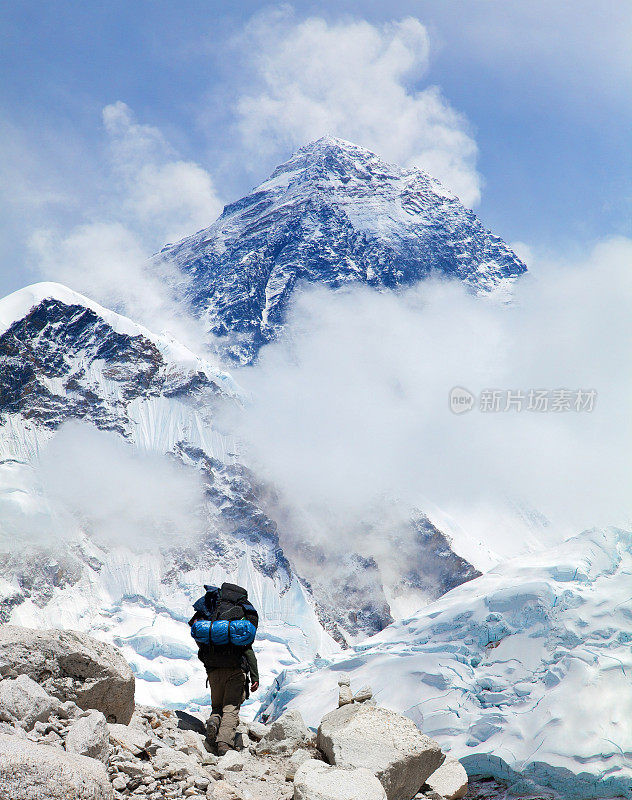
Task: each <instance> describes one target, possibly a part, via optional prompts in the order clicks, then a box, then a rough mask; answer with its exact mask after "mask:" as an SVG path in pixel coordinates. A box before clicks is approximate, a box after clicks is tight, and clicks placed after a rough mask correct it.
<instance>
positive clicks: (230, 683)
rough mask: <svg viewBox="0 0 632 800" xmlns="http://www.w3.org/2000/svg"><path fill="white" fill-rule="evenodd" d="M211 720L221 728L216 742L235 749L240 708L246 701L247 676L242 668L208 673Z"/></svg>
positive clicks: (221, 669) (221, 668)
mask: <svg viewBox="0 0 632 800" xmlns="http://www.w3.org/2000/svg"><path fill="white" fill-rule="evenodd" d="M208 682H209V686H210V687H211V719H212V720H213V723H214V725H215V727H218V728H219V731H218V733H217V737H216V739H215V741H216V742H217V743H218V744H220V743H223V744H227V745H228V746H229V747H233V746H234V744H235V732H236V730H237V726H238V725H239V707H240V706H241V704H242V703H243V702H244V700H245V699H246V676H245V674H244V672H243V670H242V669H241V667H218V668H217V669H213V670H211V671H210V672H209V673H208Z"/></svg>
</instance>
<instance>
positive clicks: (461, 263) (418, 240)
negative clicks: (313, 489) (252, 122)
mask: <svg viewBox="0 0 632 800" xmlns="http://www.w3.org/2000/svg"><path fill="white" fill-rule="evenodd" d="M159 258H161V259H168V260H169V261H171V262H172V264H173V265H174V266H175V267H176V268H177V269H178V270H179V272H180V273H181V274H182V276H183V279H182V280H181V281H180V280H178V282H177V285H176V286H174V291H176V292H177V293H181V294H182V295H183V299H185V300H186V301H187V302H188V303H189V304H190V307H191V309H192V311H193V313H194V314H196V315H198V316H200V317H201V318H202V319H203V320H204V322H205V324H206V326H207V328H208V330H209V332H210V333H212V334H214V335H215V336H218V337H220V339H221V338H222V337H223V341H224V342H225V351H226V353H227V354H228V355H229V356H230V357H232V358H234V359H236V360H237V361H240V362H242V363H244V362H249V361H252V360H253V359H254V358H255V357H256V354H257V352H258V350H259V349H260V347H261V346H262V345H264V344H265V343H267V342H269V341H270V340H271V339H273V338H275V336H277V335H278V334H279V332H280V331H281V330H282V328H283V325H284V322H285V311H286V308H287V305H288V302H289V300H290V298H291V296H292V294H293V292H294V291H295V289H296V288H297V287H298V286H299V285H300V284H310V283H311V284H320V285H324V286H327V287H329V288H331V289H334V290H335V289H337V288H339V287H341V286H348V285H350V284H365V285H368V286H371V287H373V288H375V289H377V290H378V291H385V290H389V289H395V288H397V287H400V286H409V285H412V284H414V283H416V282H418V281H420V280H422V279H424V278H428V277H430V276H443V277H448V278H452V279H456V280H459V281H462V282H463V283H465V285H466V286H467V287H468V288H469V289H471V290H472V291H473V292H475V293H480V294H488V293H490V292H497V291H499V290H500V291H501V292H502V291H504V290H505V289H508V288H509V287H510V285H511V283H512V281H513V280H514V279H515V278H516V277H518V276H519V275H521V274H522V273H523V272H525V271H526V267H525V265H524V264H523V263H522V261H520V259H519V258H518V257H517V256H516V255H515V253H513V252H512V251H511V250H510V249H509V248H508V247H507V245H505V243H504V242H503V241H502V240H501V239H500V238H498V237H497V236H494V235H493V234H491V233H490V232H489V231H487V230H486V229H485V228H484V227H483V225H482V224H481V222H480V220H478V218H477V217H476V215H475V214H474V213H473V212H472V211H470V210H469V209H467V208H465V207H464V206H463V205H462V204H461V203H460V201H459V200H458V198H456V197H455V196H454V195H453V194H451V193H450V192H449V191H447V190H446V189H445V187H443V186H442V185H441V184H440V183H439V182H438V181H436V180H435V179H434V178H432V177H431V176H429V175H428V174H426V173H425V172H423V171H422V170H420V169H416V168H404V167H399V166H396V165H393V164H389V163H387V162H386V161H384V160H383V159H381V158H380V157H379V156H377V155H376V154H375V153H372V152H370V151H369V150H366V149H365V148H363V147H360V146H358V145H355V144H352V143H351V142H346V141H344V140H342V139H336V138H334V137H330V136H328V137H323V138H322V139H318V140H317V141H315V142H312V143H311V144H308V145H306V146H305V147H302V148H301V149H300V150H298V151H297V152H296V153H295V154H294V155H293V156H292V157H291V158H290V159H288V161H286V162H285V163H283V164H281V165H280V166H278V167H277V168H276V169H275V170H274V172H273V173H272V175H271V176H270V177H269V178H268V179H267V180H266V181H264V182H263V183H261V184H260V185H259V186H257V187H256V188H255V189H254V190H253V191H252V192H251V193H250V194H249V195H247V196H246V197H243V198H241V199H240V200H237V201H236V202H234V203H231V204H230V205H227V206H226V207H225V209H224V211H223V213H222V215H221V216H220V218H219V219H218V220H217V221H216V222H215V223H213V225H211V226H210V227H209V228H206V229H205V230H202V231H200V232H199V233H196V234H195V235H194V236H191V237H189V238H187V239H184V240H183V241H182V242H179V243H177V244H174V245H170V246H168V247H166V248H165V249H164V250H163V251H162V253H161V254H160V256H159Z"/></svg>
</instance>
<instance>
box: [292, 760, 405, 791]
mask: <svg viewBox="0 0 632 800" xmlns="http://www.w3.org/2000/svg"><path fill="white" fill-rule="evenodd" d="M294 800H386V793H385V792H384V787H383V786H382V784H381V783H380V782H379V780H378V779H377V778H376V777H375V775H373V774H372V773H371V772H370V771H369V770H368V769H364V768H362V767H361V768H359V769H353V768H351V769H345V768H342V767H332V766H330V765H329V764H324V763H323V762H322V761H316V760H315V759H309V760H307V761H305V762H304V763H303V764H302V765H301V766H300V767H299V768H298V770H297V772H296V775H295V777H294ZM409 800H410V799H409Z"/></svg>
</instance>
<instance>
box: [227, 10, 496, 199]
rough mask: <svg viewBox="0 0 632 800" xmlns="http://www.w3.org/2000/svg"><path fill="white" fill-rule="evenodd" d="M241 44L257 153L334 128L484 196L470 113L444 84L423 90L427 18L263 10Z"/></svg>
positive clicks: (241, 113) (247, 116) (247, 125)
mask: <svg viewBox="0 0 632 800" xmlns="http://www.w3.org/2000/svg"><path fill="white" fill-rule="evenodd" d="M242 47H243V49H244V52H248V53H249V57H250V58H251V59H252V66H253V71H254V79H253V83H254V88H252V89H250V90H249V91H248V92H246V93H244V94H243V95H242V96H241V97H240V98H239V99H238V101H237V104H236V113H237V117H238V128H239V131H240V133H241V136H242V137H243V141H244V143H245V146H246V147H247V148H248V149H249V150H250V151H251V152H253V153H261V152H262V151H263V152H264V153H265V152H266V149H267V153H268V154H269V155H272V154H274V155H279V154H283V153H285V152H287V150H288V148H289V149H292V148H296V147H298V146H301V145H303V144H305V143H306V142H308V141H310V140H312V139H317V138H319V137H320V136H322V135H324V134H333V135H336V136H340V137H342V138H344V139H348V140H350V141H353V142H355V143H357V144H360V145H363V146H365V147H367V148H369V149H371V150H374V151H375V152H377V153H378V154H379V155H381V156H383V157H385V158H387V159H389V160H391V161H394V162H397V163H400V164H405V165H409V166H418V167H421V168H422V169H424V170H426V171H428V172H429V173H431V174H432V175H433V176H434V177H436V178H438V179H439V180H441V181H442V182H443V183H444V184H445V185H446V186H447V187H448V188H449V189H451V190H453V191H454V192H456V194H458V195H459V197H460V198H461V200H462V201H463V202H464V203H465V204H467V205H470V206H473V205H476V204H477V203H478V202H479V200H480V193H481V178H480V175H479V174H478V173H477V171H476V157H477V146H476V142H475V141H474V139H473V138H472V136H471V133H470V132H469V129H468V124H467V120H466V119H465V118H464V116H463V115H462V114H459V113H458V112H457V111H456V110H455V109H453V108H452V107H451V106H450V104H449V102H448V101H447V100H446V99H445V98H444V97H443V96H442V94H441V91H440V89H439V88H438V87H436V86H427V87H425V88H423V89H418V88H416V84H417V83H418V82H419V80H420V79H421V78H422V77H423V75H424V74H425V72H426V70H427V67H428V58H429V51H430V43H429V37H428V32H427V30H426V28H425V27H424V26H423V25H422V24H421V23H420V22H419V20H417V19H414V18H412V17H407V18H405V19H402V20H400V21H398V22H390V23H387V24H383V25H372V24H370V23H368V22H366V21H343V22H333V23H329V22H327V21H326V20H325V19H322V18H320V17H310V18H308V19H306V20H304V21H302V22H298V21H296V20H295V19H294V18H293V17H292V16H291V14H290V13H289V12H288V11H287V9H285V10H282V11H276V12H274V13H267V14H263V15H260V16H258V17H256V18H255V19H254V20H253V21H252V22H251V23H250V25H249V26H248V28H247V31H246V33H245V35H244V37H243V39H242Z"/></svg>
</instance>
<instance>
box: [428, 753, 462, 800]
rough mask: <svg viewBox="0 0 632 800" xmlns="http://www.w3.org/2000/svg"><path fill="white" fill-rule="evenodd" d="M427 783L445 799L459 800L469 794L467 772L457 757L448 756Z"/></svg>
mask: <svg viewBox="0 0 632 800" xmlns="http://www.w3.org/2000/svg"><path fill="white" fill-rule="evenodd" d="M426 783H427V784H428V786H429V787H430V788H431V790H432V791H434V792H436V793H437V794H438V795H441V797H444V798H445V800H459V798H461V797H465V795H466V794H467V772H466V771H465V768H464V767H463V765H462V764H461V762H460V761H457V759H456V758H446V760H445V761H444V762H443V764H442V765H441V766H440V767H439V769H437V770H435V771H434V772H433V773H432V775H431V776H430V777H429V778H427V779H426Z"/></svg>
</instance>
